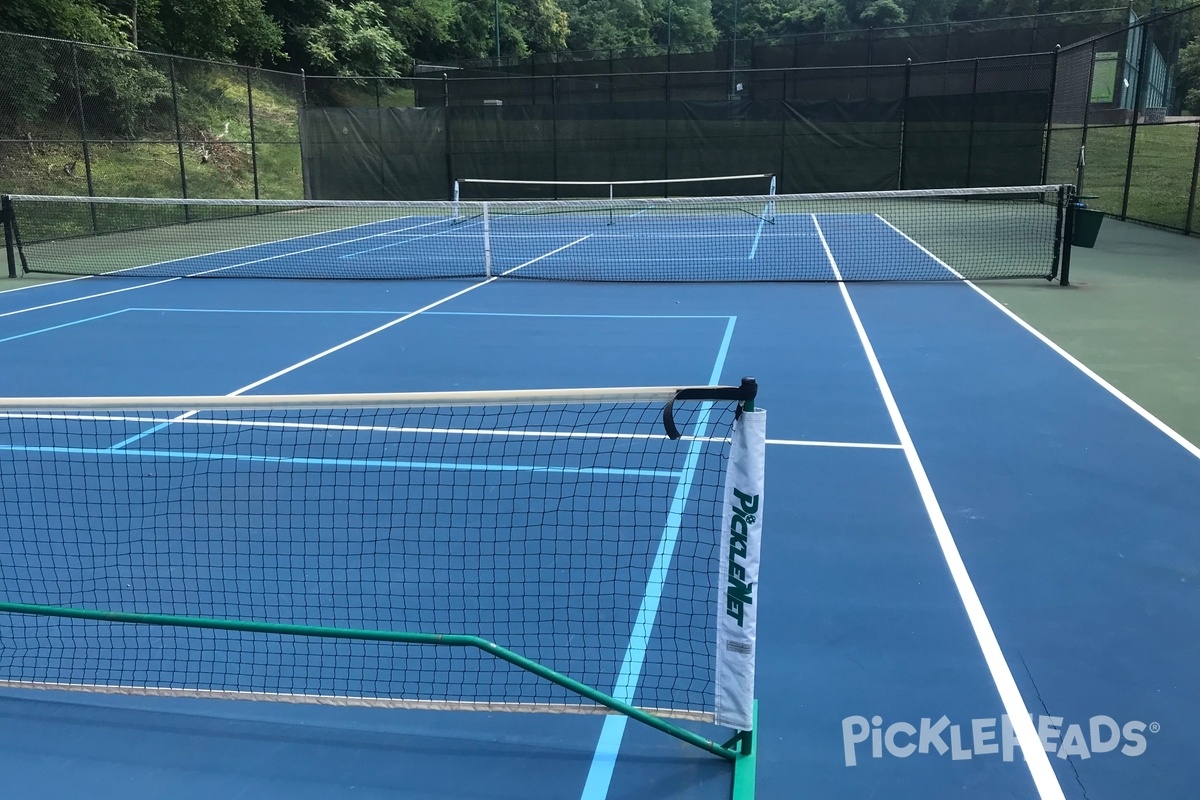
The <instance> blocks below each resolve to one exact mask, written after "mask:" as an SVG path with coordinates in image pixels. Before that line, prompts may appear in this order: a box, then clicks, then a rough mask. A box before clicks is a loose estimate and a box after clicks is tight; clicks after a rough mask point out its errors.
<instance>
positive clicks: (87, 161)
mask: <svg viewBox="0 0 1200 800" xmlns="http://www.w3.org/2000/svg"><path fill="white" fill-rule="evenodd" d="M78 50H79V47H78V45H76V44H75V42H71V68H72V70H73V71H74V72H73V76H74V79H75V114H76V116H78V117H79V141H80V143H81V144H82V145H83V172H84V175H86V176H87V190H88V197H95V196H96V188H95V186H94V185H93V184H92V151H91V148H90V147H88V135H87V122H86V121H85V120H84V118H83V88H82V82H81V81H80V80H79V56H78V52H77V51H78ZM88 210H89V211H90V212H91V217H92V232H93V233H99V232H100V225H99V223H98V222H97V221H96V204H95V203H89V204H88Z"/></svg>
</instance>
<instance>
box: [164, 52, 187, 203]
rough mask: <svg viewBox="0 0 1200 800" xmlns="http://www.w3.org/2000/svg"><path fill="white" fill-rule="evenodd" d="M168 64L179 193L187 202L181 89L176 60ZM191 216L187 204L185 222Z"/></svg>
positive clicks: (168, 61)
mask: <svg viewBox="0 0 1200 800" xmlns="http://www.w3.org/2000/svg"><path fill="white" fill-rule="evenodd" d="M167 63H168V64H170V65H171V69H170V70H169V72H170V76H171V110H172V111H173V112H174V113H175V149H176V150H177V151H178V153H179V191H180V192H181V195H180V196H181V197H183V198H184V199H185V200H186V199H187V196H188V190H187V166H186V165H185V163H184V159H183V128H182V127H181V126H180V124H179V89H178V88H177V86H178V84H177V82H176V80H175V59H174V58H171V59H168V60H167ZM190 214H191V212H190V211H189V208H188V206H187V205H186V204H185V205H184V207H183V221H184V222H187V221H188V218H189V216H190Z"/></svg>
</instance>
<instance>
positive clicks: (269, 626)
mask: <svg viewBox="0 0 1200 800" xmlns="http://www.w3.org/2000/svg"><path fill="white" fill-rule="evenodd" d="M0 613H8V614H31V615H36V616H43V617H66V618H70V619H88V620H98V621H101V622H120V623H125V624H132V625H161V626H168V627H174V628H203V629H207V630H225V631H239V632H243V633H266V634H273V635H276V636H308V637H314V638H326V639H355V640H358V641H373V642H392V643H395V644H420V645H441V646H443V647H474V648H476V649H478V650H482V651H483V652H485V653H488V654H490V655H493V656H495V657H496V658H500V659H502V660H504V661H507V662H509V663H510V664H513V665H514V666H516V667H519V668H520V669H523V670H525V671H527V672H530V673H532V674H534V675H537V676H538V677H539V678H544V679H545V680H548V681H550V682H551V683H554V684H557V685H559V686H561V687H563V688H564V689H567V690H568V691H571V692H573V693H575V694H577V695H580V696H581V697H585V698H587V699H588V700H591V701H593V702H595V703H598V704H599V705H602V706H605V707H606V708H610V709H612V710H613V711H616V712H618V713H620V714H624V715H625V716H627V717H631V718H633V719H636V720H637V721H638V722H642V723H644V724H646V725H649V726H650V727H651V728H656V729H657V730H660V731H662V732H663V733H665V734H667V735H668V736H673V737H675V738H676V739H679V740H681V741H684V742H687V743H688V744H690V745H693V746H694V747H698V748H700V749H701V750H705V751H707V752H710V753H713V754H715V755H718V756H720V757H721V758H724V759H726V760H728V761H737V759H738V758H739V757H740V754H739V753H738V752H737V751H735V750H732V749H730V748H729V747H727V746H725V745H720V744H717V743H716V742H713V741H711V740H709V739H705V738H704V737H703V736H700V735H699V734H696V733H693V732H692V731H689V730H687V729H685V728H681V727H679V726H678V725H673V724H672V723H670V722H667V721H666V720H664V719H662V718H660V717H656V716H654V715H653V714H650V713H648V712H646V711H643V710H642V709H640V708H637V707H636V706H632V705H630V704H628V703H624V702H622V701H620V700H617V699H616V698H615V697H611V696H609V695H607V694H604V693H603V692H601V691H599V690H597V689H594V688H592V687H591V686H588V685H586V684H583V683H580V682H579V681H577V680H575V679H573V678H569V677H567V676H566V675H563V674H562V673H559V672H555V671H554V670H552V669H550V668H549V667H546V666H543V665H542V664H539V663H538V662H536V661H531V660H530V659H528V658H525V657H524V656H522V655H521V654H519V653H515V652H513V651H512V650H508V649H506V648H503V647H501V646H500V645H498V644H495V643H493V642H489V641H488V640H487V639H484V638H482V637H480V636H466V635H457V634H439V633H408V632H402V631H376V630H357V629H353V628H329V627H322V626H314V625H289V624H284V623H275V622H251V621H247V620H226V619H208V618H205V617H180V616H174V615H166V614H140V613H131V612H123V611H103V610H95V609H83V608H65V607H61V606H43V605H34V604H30V603H2V602H0Z"/></svg>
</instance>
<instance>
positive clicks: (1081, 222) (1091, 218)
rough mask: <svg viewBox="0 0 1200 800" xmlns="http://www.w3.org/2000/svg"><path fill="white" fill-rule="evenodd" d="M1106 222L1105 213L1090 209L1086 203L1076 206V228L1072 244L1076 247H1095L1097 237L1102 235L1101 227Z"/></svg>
mask: <svg viewBox="0 0 1200 800" xmlns="http://www.w3.org/2000/svg"><path fill="white" fill-rule="evenodd" d="M1103 222H1104V212H1103V211H1096V210H1095V209H1092V208H1088V207H1087V205H1086V204H1085V203H1076V204H1075V228H1074V232H1073V234H1072V236H1071V244H1072V245H1074V246H1075V247H1095V246H1096V237H1097V236H1099V235H1100V225H1101V223H1103Z"/></svg>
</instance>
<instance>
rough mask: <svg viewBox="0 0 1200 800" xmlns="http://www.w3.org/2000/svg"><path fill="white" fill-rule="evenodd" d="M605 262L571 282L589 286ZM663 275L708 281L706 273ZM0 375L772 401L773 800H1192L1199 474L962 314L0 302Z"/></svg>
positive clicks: (293, 772) (111, 286)
mask: <svg viewBox="0 0 1200 800" xmlns="http://www.w3.org/2000/svg"><path fill="white" fill-rule="evenodd" d="M802 222H803V223H804V224H808V223H809V222H814V223H815V224H814V225H813V226H812V229H808V230H801V223H802ZM876 226H878V227H879V229H880V232H879V233H878V234H877V235H876V234H871V233H870V230H873V229H874V228H875V227H876ZM883 226H887V228H888V229H889V231H895V229H894V228H891V226H890V225H888V224H887V223H884V222H883V220H882V219H870V218H857V219H846V218H838V217H837V216H836V215H834V216H831V217H830V218H829V219H825V220H817V219H816V218H811V217H810V218H808V220H807V221H804V220H797V221H796V228H795V229H794V230H792V231H790V233H789V232H788V230H786V229H783V228H780V229H778V230H773V231H771V232H769V233H768V234H761V233H760V232H759V231H758V230H757V228H756V225H755V224H753V220H749V224H747V225H745V226H741V227H739V228H738V230H737V231H736V232H734V231H723V232H722V231H719V232H721V233H726V234H728V235H727V237H726V238H731V239H736V240H737V247H738V248H739V252H741V253H746V252H748V251H749V250H750V249H752V248H755V247H758V248H762V249H763V252H766V253H768V254H769V253H770V248H772V247H775V246H776V245H777V243H778V241H779V240H778V238H777V237H781V236H786V235H794V236H795V237H797V238H800V237H803V238H804V240H805V241H806V242H808V244H806V245H805V246H804V247H805V248H806V251H809V252H810V254H811V262H810V263H811V266H812V269H813V270H814V275H813V277H821V278H826V279H828V278H831V277H834V276H835V275H840V276H842V277H844V278H846V279H847V280H853V279H854V278H856V277H866V276H865V275H863V274H862V271H863V270H865V269H866V268H867V267H866V266H865V264H866V259H867V258H868V257H869V256H873V255H874V254H875V253H876V252H877V248H878V242H879V241H880V240H881V239H880V238H879V237H884V238H886V241H887V242H888V246H889V247H890V248H891V252H890V254H889V256H888V257H889V259H892V260H894V261H895V262H897V263H902V264H904V265H906V266H905V271H906V272H907V273H909V274H910V275H924V276H925V277H927V278H942V277H946V275H945V270H946V269H947V268H946V267H945V266H944V265H942V264H941V263H940V262H938V261H936V259H934V258H933V257H932V256H930V255H929V254H928V253H926V252H924V251H923V250H921V249H920V248H919V247H917V246H916V245H914V244H913V243H912V242H911V241H909V240H907V239H906V238H904V237H903V236H902V235H899V234H898V231H896V233H897V235H896V236H895V237H892V233H890V232H888V231H884V230H883ZM818 227H819V229H820V232H819V234H818V235H814V234H816V233H817V231H816V228H818ZM556 236H557V234H556V231H554V230H553V229H551V230H549V231H548V232H547V237H546V240H545V241H542V240H541V239H539V238H537V237H534V236H532V235H530V236H526V237H525V238H524V239H523V240H522V242H523V243H522V245H521V250H520V252H519V253H517V252H513V253H510V254H506V253H501V254H500V255H502V256H503V257H504V259H507V261H505V262H504V263H509V262H511V264H510V266H518V265H520V264H524V263H527V262H528V263H531V266H532V265H538V266H542V267H546V268H550V267H551V266H552V265H553V264H554V259H555V258H556V256H557V255H558V253H555V250H556V249H557V248H560V247H562V246H563V245H566V244H570V242H571V241H574V240H573V239H567V240H564V241H559V240H558V238H556ZM872 236H876V238H875V239H872V238H871V237H872ZM888 237H891V238H888ZM576 238H578V237H576ZM864 242H869V243H870V244H871V246H870V247H868V246H866V245H865V244H864ZM307 246H308V247H313V246H314V245H313V244H312V243H311V242H308V243H307ZM354 246H357V245H345V247H343V242H341V241H340V240H339V242H337V243H335V247H334V248H331V249H334V250H338V251H339V252H340V251H341V250H342V249H345V248H351V249H352V248H353V247H354ZM587 246H588V242H587V241H583V242H581V243H580V244H579V245H578V247H576V246H574V245H573V246H571V247H570V248H568V250H564V251H562V252H563V253H566V252H569V251H574V252H573V255H572V256H571V257H572V259H577V260H578V262H579V263H581V264H582V263H587V262H588V261H589V259H588V252H587V250H586V249H585V248H586V247H587ZM289 247H294V248H295V249H294V250H289V249H288V248H289ZM674 247H675V256H676V257H677V258H678V259H680V260H701V261H702V260H703V259H704V258H705V257H706V254H707V253H708V252H711V251H713V250H714V248H715V247H716V245H714V244H713V243H712V242H708V243H705V242H703V241H701V242H697V241H695V240H689V241H688V242H687V243H684V242H682V241H681V242H679V243H677V244H676V245H675V246H674ZM793 247H794V246H793V245H788V248H789V252H792V248H793ZM302 249H305V247H304V246H303V245H302V244H298V243H291V244H289V243H283V242H280V243H275V244H272V245H270V246H254V247H247V248H241V249H239V250H234V251H229V252H225V253H220V254H213V255H206V256H202V257H196V263H195V264H194V265H193V266H194V267H195V271H196V272H201V271H205V272H209V273H210V274H211V272H212V270H217V271H221V270H223V269H225V268H227V267H228V268H230V269H231V271H233V272H236V269H237V267H234V266H233V265H238V264H242V263H243V262H251V261H254V260H255V259H261V258H268V257H269V258H271V259H272V260H273V261H274V262H276V266H277V267H278V268H279V269H280V271H281V272H287V260H288V258H289V257H290V254H292V253H298V252H299V251H300V250H302ZM607 252H611V250H606V249H603V248H601V249H598V250H597V251H595V252H593V253H592V256H593V258H603V257H604V256H605V254H606V253H607ZM313 258H314V254H313V253H311V252H306V253H305V254H304V258H303V260H300V261H297V262H296V269H297V271H298V273H297V274H300V275H301V276H303V275H304V274H306V273H304V272H303V270H304V269H306V265H309V264H312V263H313V260H312V259H313ZM742 258H745V256H742ZM806 258H808V256H806ZM328 259H329V260H330V261H332V260H333V259H334V254H328ZM344 260H346V261H353V260H354V259H352V258H350V259H344ZM643 260H644V262H645V268H646V269H649V270H654V269H660V270H666V271H669V270H670V269H671V266H670V263H669V262H668V261H663V260H662V259H661V258H660V259H651V258H649V257H646V258H645V259H643ZM280 262H282V263H280ZM622 263H627V262H622ZM326 266H328V265H326ZM190 268H191V267H189V269H190ZM523 269H524V268H523ZM818 270H819V271H820V274H817V272H816V271H818ZM349 274H355V273H353V272H351V273H349ZM639 274H642V275H645V274H646V273H645V272H644V271H642V272H640V273H639ZM1044 291H1048V292H1053V291H1069V290H1068V289H1059V288H1057V287H1049V286H1047V287H1046V288H1045V289H1044ZM0 343H3V345H4V347H3V348H2V349H0V384H2V385H3V392H2V393H3V394H4V395H6V396H14V397H30V396H80V395H89V396H98V395H179V394H187V395H226V394H234V393H236V394H284V393H351V392H408V391H457V390H481V389H534V388H555V387H563V388H566V387H596V386H664V385H667V386H669V385H677V386H688V385H706V384H709V383H723V384H736V383H737V382H738V380H739V379H740V378H741V377H742V376H744V375H753V376H755V377H756V378H757V380H758V382H759V385H760V387H761V388H760V393H759V398H758V402H759V404H760V405H761V406H763V407H765V408H767V409H768V412H769V424H768V437H769V442H768V446H767V464H766V469H767V487H766V496H765V498H764V509H763V514H764V532H763V543H762V573H761V582H760V585H759V586H758V587H757V598H758V602H759V612H758V613H759V617H758V662H757V684H756V687H757V688H756V696H757V698H758V702H759V717H758V729H757V732H756V740H755V741H756V752H757V758H758V761H757V796H758V797H761V798H796V797H813V798H847V799H849V800H859V799H861V800H867V798H881V797H886V798H892V799H893V800H895V799H897V798H899V799H902V800H907V799H909V798H911V799H912V800H928V799H929V798H943V797H970V798H1043V799H1044V800H1050V799H1051V798H1059V797H1066V798H1072V799H1073V800H1074V799H1075V798H1079V799H1080V800H1083V799H1085V798H1086V800H1106V799H1107V798H1113V799H1114V800H1116V799H1117V798H1121V799H1122V800H1123V799H1124V798H1130V797H1154V798H1186V797H1192V796H1194V795H1195V787H1196V786H1197V785H1200V766H1197V764H1198V762H1197V760H1196V759H1195V758H1194V751H1195V743H1196V742H1197V741H1200V683H1198V682H1197V680H1196V674H1197V671H1196V664H1197V663H1200V637H1197V636H1196V621H1197V620H1198V619H1200V594H1198V592H1197V588H1196V581H1197V580H1198V579H1200V545H1198V544H1197V538H1196V531H1197V522H1196V521H1197V520H1198V519H1200V493H1198V492H1196V491H1195V488H1196V487H1197V486H1198V485H1200V450H1198V449H1197V448H1196V447H1195V446H1194V445H1191V444H1189V443H1187V442H1185V441H1183V440H1182V439H1181V438H1180V437H1178V436H1177V435H1176V434H1174V433H1173V432H1172V431H1170V430H1169V429H1167V428H1166V427H1165V426H1164V425H1162V424H1161V423H1159V422H1158V421H1157V420H1155V419H1153V418H1152V417H1150V416H1149V415H1148V414H1147V413H1146V412H1144V411H1143V410H1141V409H1139V408H1138V407H1137V406H1136V405H1134V404H1133V403H1132V402H1131V401H1129V400H1128V399H1127V398H1124V397H1123V396H1121V395H1120V394H1119V393H1118V392H1116V391H1115V390H1114V389H1112V388H1111V387H1109V386H1108V385H1107V384H1105V383H1104V382H1103V381H1102V380H1101V379H1099V378H1098V377H1097V376H1095V375H1094V374H1092V373H1091V372H1090V371H1089V370H1088V369H1087V368H1086V367H1085V366H1083V365H1081V364H1079V363H1077V362H1075V361H1074V360H1073V359H1072V358H1071V357H1070V356H1069V355H1067V354H1066V353H1064V352H1062V351H1061V350H1059V349H1058V348H1056V347H1055V346H1054V345H1053V344H1052V343H1050V342H1049V341H1047V340H1045V339H1044V338H1042V337H1041V336H1040V335H1039V334H1038V333H1037V332H1036V331H1034V330H1032V329H1030V328H1028V327H1027V326H1025V325H1024V324H1023V323H1022V322H1021V321H1020V320H1018V319H1016V318H1015V317H1013V316H1012V315H1010V314H1009V313H1008V312H1007V311H1006V310H1005V309H1004V308H1003V307H1002V306H1000V305H999V304H997V303H994V302H993V301H991V300H990V299H989V298H988V297H987V295H985V294H984V293H982V292H981V291H979V290H977V289H976V288H975V287H974V286H972V285H970V284H967V283H963V282H959V281H941V282H912V283H907V282H892V283H859V284H839V283H828V282H827V283H731V282H710V283H704V282H686V283H662V282H646V283H632V282H616V281H613V282H586V283H585V282H573V281H562V282H558V281H531V280H527V281H518V280H511V279H505V278H498V279H491V280H487V279H479V278H460V279H442V280H412V281H401V280H354V279H344V280H303V279H285V278H280V279H272V280H267V279H259V278H249V277H241V278H236V279H235V278H224V277H206V278H203V279H201V278H182V279H181V278H169V277H165V278H164V277H149V276H148V275H145V274H142V275H125V276H122V277H105V278H85V279H78V280H71V281H64V282H59V283H48V284H42V285H36V286H30V287H27V288H22V289H19V290H12V291H8V292H4V293H0ZM133 435H135V436H140V435H141V434H136V433H133ZM589 457H591V456H589ZM19 535H20V534H19V532H17V531H16V530H15V529H14V525H13V523H12V521H11V520H10V521H9V536H10V538H17V537H18V536H19ZM613 537H614V539H616V538H617V532H616V531H614V533H613ZM21 577H22V576H15V578H16V579H20V578H21ZM13 579H14V576H12V575H10V576H9V577H8V580H10V581H11V580H13ZM180 591H182V592H186V591H187V587H186V586H183V587H181V588H180ZM331 602H332V604H333V605H334V606H336V605H337V603H338V601H337V600H332V601H331ZM535 613H536V612H535ZM615 627H616V628H617V629H621V628H622V624H618V625H616V626H615ZM655 635H661V631H656V634H655ZM170 643H171V641H170V638H169V637H164V639H163V640H162V646H163V647H164V649H166V648H168V647H169V646H170ZM670 647H671V642H669V641H661V640H658V641H652V642H651V644H650V645H649V650H650V652H651V653H652V654H653V653H656V652H659V651H661V650H666V649H669V648H670ZM3 650H4V643H3V642H0V661H2V662H3V663H4V664H10V663H12V659H13V657H14V654H13V653H11V652H10V653H8V654H5V653H4V652H3ZM687 724H690V723H687ZM692 727H693V728H694V729H696V730H698V731H700V732H702V733H703V734H704V735H705V736H708V737H710V738H714V739H718V740H719V739H720V737H721V736H722V734H724V733H726V732H724V731H721V730H719V729H716V728H711V727H706V726H705V725H703V724H700V723H696V724H692ZM0 737H2V739H3V741H4V742H5V744H3V745H0V796H4V797H21V798H88V799H89V800H105V799H106V798H129V797H146V798H151V797H162V798H167V797H170V798H213V797H248V798H249V797H253V798H288V799H289V800H297V799H298V798H330V797H360V798H399V797H413V798H467V797H512V798H518V797H519V798H543V797H544V798H564V797H579V798H586V799H587V800H595V799H596V798H604V797H610V798H623V797H631V798H632V797H637V798H647V797H652V798H697V799H698V798H722V797H728V796H729V794H730V779H731V769H730V767H729V764H728V763H726V762H725V761H722V760H721V759H719V758H716V757H714V756H712V755H710V754H706V753H703V752H701V751H699V750H696V749H694V748H691V747H689V746H687V745H685V744H683V743H681V742H678V741H676V740H675V739H672V738H669V737H667V736H665V735H664V734H662V733H660V732H658V731H655V730H652V729H650V728H647V727H645V726H643V725H641V724H640V723H638V722H635V721H632V720H631V721H628V722H621V721H619V718H616V717H603V716H588V715H553V716H551V715H541V714H515V713H514V714H507V713H498V712H486V713H485V712H464V711H430V710H424V709H421V710H414V709H400V708H362V707H348V708H337V707H325V706H307V705H291V704H285V703H268V702H257V703H256V702H247V701H238V700H200V699H190V698H179V697H122V696H115V695H100V694H85V693H78V692H67V691H46V690H26V689H5V690H2V691H0ZM1030 745H1032V746H1030Z"/></svg>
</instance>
